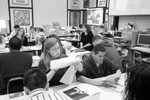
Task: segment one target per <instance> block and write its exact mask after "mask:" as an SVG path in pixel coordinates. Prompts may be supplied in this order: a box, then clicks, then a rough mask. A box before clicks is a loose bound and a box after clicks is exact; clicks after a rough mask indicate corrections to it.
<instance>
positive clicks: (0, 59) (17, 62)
mask: <svg viewBox="0 0 150 100" xmlns="http://www.w3.org/2000/svg"><path fill="white" fill-rule="evenodd" d="M21 46H22V43H21V40H20V39H19V38H17V37H12V38H11V39H10V40H9V49H10V52H8V53H1V54H0V83H2V84H0V88H1V87H2V88H3V89H4V90H5V88H6V86H5V84H7V83H5V84H3V83H4V82H3V78H4V77H5V76H11V75H18V74H19V75H20V74H23V73H24V72H26V71H27V70H28V69H30V68H31V66H32V55H31V54H29V53H27V52H20V48H21Z"/></svg>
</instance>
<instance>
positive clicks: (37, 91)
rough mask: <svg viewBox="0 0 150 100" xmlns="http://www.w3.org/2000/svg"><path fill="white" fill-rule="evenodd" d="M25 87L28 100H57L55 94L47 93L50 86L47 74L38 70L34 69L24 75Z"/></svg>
mask: <svg viewBox="0 0 150 100" xmlns="http://www.w3.org/2000/svg"><path fill="white" fill-rule="evenodd" d="M24 86H25V87H24V90H25V93H26V94H27V95H28V97H27V99H26V100H52V99H57V98H56V96H54V94H53V93H50V92H48V91H47V90H48V88H49V86H48V82H47V77H46V74H45V73H43V72H42V71H41V70H39V69H38V68H32V69H30V70H28V71H27V72H26V73H25V74H24ZM52 96H53V97H52ZM57 96H58V95H57Z"/></svg>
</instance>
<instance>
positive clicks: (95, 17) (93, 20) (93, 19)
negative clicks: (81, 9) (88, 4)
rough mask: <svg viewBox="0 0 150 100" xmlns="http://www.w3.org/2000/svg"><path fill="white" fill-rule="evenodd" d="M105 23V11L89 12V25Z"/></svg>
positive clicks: (92, 10) (91, 10) (90, 10)
mask: <svg viewBox="0 0 150 100" xmlns="http://www.w3.org/2000/svg"><path fill="white" fill-rule="evenodd" d="M102 23H103V9H100V8H99V9H89V10H87V24H90V25H101V24H102Z"/></svg>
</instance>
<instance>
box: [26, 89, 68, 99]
mask: <svg viewBox="0 0 150 100" xmlns="http://www.w3.org/2000/svg"><path fill="white" fill-rule="evenodd" d="M27 100H66V99H65V98H64V97H63V96H62V95H60V94H59V93H53V90H52V89H50V90H48V91H46V90H44V89H41V88H40V89H36V90H33V91H31V93H30V94H29V97H28V98H27Z"/></svg>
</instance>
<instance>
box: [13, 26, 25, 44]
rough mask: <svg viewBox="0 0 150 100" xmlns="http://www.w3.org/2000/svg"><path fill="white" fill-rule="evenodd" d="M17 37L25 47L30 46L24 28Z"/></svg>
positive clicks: (19, 30)
mask: <svg viewBox="0 0 150 100" xmlns="http://www.w3.org/2000/svg"><path fill="white" fill-rule="evenodd" d="M15 36H16V37H18V38H19V39H20V40H21V41H22V45H23V46H28V38H27V37H26V36H25V31H24V28H19V29H18V31H17V33H16V35H15Z"/></svg>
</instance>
